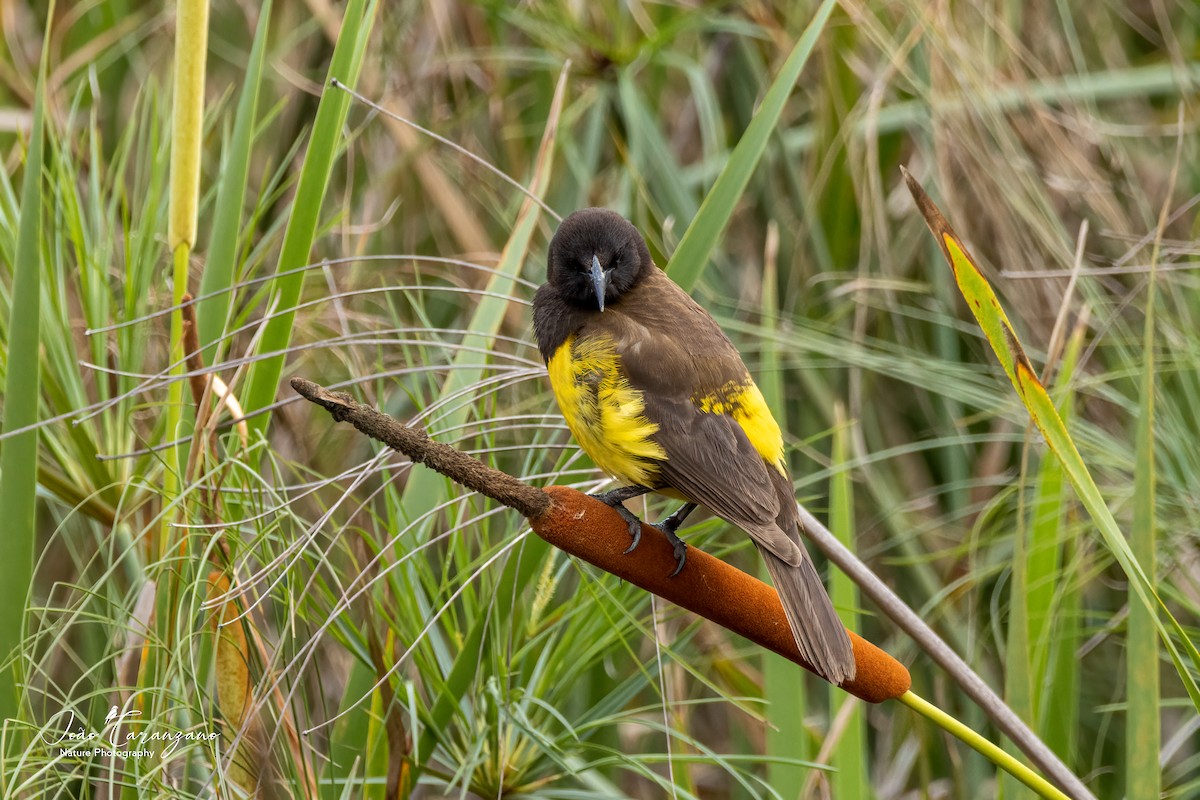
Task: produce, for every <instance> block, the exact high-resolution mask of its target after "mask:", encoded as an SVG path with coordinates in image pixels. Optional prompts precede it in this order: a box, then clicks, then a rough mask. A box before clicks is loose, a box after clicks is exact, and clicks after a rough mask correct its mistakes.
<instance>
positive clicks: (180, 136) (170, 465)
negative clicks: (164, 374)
mask: <svg viewBox="0 0 1200 800" xmlns="http://www.w3.org/2000/svg"><path fill="white" fill-rule="evenodd" d="M207 54H208V0H178V3H177V4H176V16H175V86H174V103H173V106H172V115H171V190H170V213H169V219H168V222H167V245H168V247H169V248H170V253H171V261H172V283H173V284H174V285H173V287H172V288H173V291H172V301H173V303H174V305H175V306H176V307H178V306H179V305H180V304H181V303H182V302H183V296H184V294H186V293H187V289H188V262H189V259H190V256H191V249H192V246H193V245H194V244H195V241H196V214H197V206H198V205H199V196H200V143H201V139H202V138H203V135H204V67H205V60H206V58H207ZM183 356H184V348H183V316H182V314H181V313H180V312H178V311H176V313H174V314H172V315H171V362H172V363H177V364H179V366H177V367H175V368H173V369H172V370H171V372H172V375H174V376H178V375H182V373H183V370H184V369H185V367H184V366H183V364H182V361H183ZM183 398H184V395H183V382H182V380H174V381H172V382H171V384H170V389H169V391H168V395H167V430H166V436H167V439H168V440H173V439H175V438H178V437H180V436H181V435H182V434H183V433H184V431H183V430H182V428H183V419H184V409H183V402H184V399H183ZM186 463H187V456H186V448H183V447H176V448H173V449H172V451H171V452H170V453H168V454H167V469H166V475H165V476H164V480H163V488H164V490H165V495H166V497H167V498H168V500H170V499H173V498H174V497H175V496H176V494H177V493H178V487H179V486H180V485H181V481H182V480H183V467H184V465H185V464H186ZM170 517H171V515H168V514H164V515H163V524H164V529H163V536H162V537H161V541H160V545H159V546H160V550H164V549H165V548H167V547H168V546H169V539H170V536H169V531H168V530H167V528H166V527H165V526H166V525H168V524H169V520H170ZM162 554H163V553H161V552H160V555H162Z"/></svg>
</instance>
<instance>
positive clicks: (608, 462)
mask: <svg viewBox="0 0 1200 800" xmlns="http://www.w3.org/2000/svg"><path fill="white" fill-rule="evenodd" d="M547 367H548V369H549V372H550V386H551V388H553V390H554V398H555V399H556V400H557V401H558V407H559V409H560V410H561V411H562V415H563V417H564V418H565V419H566V421H567V427H568V428H570V429H571V434H572V435H573V436H574V437H575V441H576V442H578V443H579V446H580V447H582V448H583V451H584V452H585V453H587V454H588V455H589V456H591V457H592V461H595V462H596V466H598V467H599V468H600V469H602V470H604V472H606V473H608V474H609V475H611V476H613V477H614V478H616V479H618V480H620V481H623V482H625V483H629V484H635V485H638V486H652V485H654V483H655V480H656V478H657V475H658V470H657V468H656V466H655V464H654V461H655V460H660V461H662V460H666V458H667V453H666V451H665V450H663V449H662V447H660V446H659V444H658V443H657V442H655V441H654V440H653V439H652V438H651V437H652V436H653V435H654V434H655V433H657V432H658V425H656V424H655V423H653V422H651V421H650V420H648V419H646V416H645V411H646V402H645V400H644V399H643V398H642V393H641V392H640V391H638V390H637V389H634V388H633V387H632V386H630V385H629V381H628V379H626V378H625V377H624V375H622V373H621V370H620V356H619V355H618V354H617V351H616V348H615V347H614V345H613V341H612V339H610V338H608V337H606V336H589V337H587V338H586V339H584V340H582V341H576V339H575V337H574V336H569V337H567V340H566V341H565V342H563V343H562V345H561V346H559V348H558V349H557V350H556V351H554V355H553V356H551V358H550V363H549V364H548V365H547Z"/></svg>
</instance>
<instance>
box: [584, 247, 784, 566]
mask: <svg viewBox="0 0 1200 800" xmlns="http://www.w3.org/2000/svg"><path fill="white" fill-rule="evenodd" d="M655 273H656V274H655V275H653V276H648V277H647V278H646V279H645V280H644V281H643V282H642V285H639V286H638V287H637V289H635V290H634V291H635V292H639V293H640V292H642V291H645V292H646V293H647V294H646V295H644V296H643V298H642V299H639V300H638V302H637V305H636V306H635V307H636V308H637V309H638V311H637V315H636V316H634V315H631V314H626V313H625V312H624V311H623V307H625V306H628V305H632V304H630V303H627V302H624V301H623V302H622V303H621V304H620V305H619V306H617V307H615V308H613V309H611V311H609V310H606V311H605V312H604V317H605V319H604V320H603V322H604V329H605V331H606V332H607V333H608V335H610V336H613V338H614V341H615V345H616V349H617V351H618V353H620V355H621V367H622V369H623V370H624V372H625V373H626V376H627V377H628V379H629V382H630V385H631V386H632V387H633V388H635V389H638V390H640V391H641V392H643V400H644V401H645V404H646V407H645V412H644V413H645V415H646V417H647V418H648V419H649V420H650V421H651V422H653V423H655V424H656V425H658V428H659V429H658V431H657V433H655V434H654V439H655V441H657V442H658V444H659V445H660V446H662V448H663V449H664V450H665V451H666V453H667V460H666V461H665V462H663V463H662V464H661V465H660V468H659V469H660V477H661V479H662V481H663V482H664V483H665V484H666V485H667V486H669V487H670V488H672V489H675V490H676V491H678V492H679V493H681V494H682V495H684V496H685V497H687V498H688V499H689V500H691V501H693V502H696V503H699V504H700V505H702V506H704V507H705V508H707V509H709V510H710V511H712V512H713V513H714V514H716V515H717V516H719V517H721V518H722V519H725V520H727V521H728V522H730V523H732V524H733V525H736V526H737V527H739V528H741V529H742V530H744V531H746V532H747V533H749V534H750V535H751V536H752V537H753V538H754V540H755V542H757V543H758V544H759V545H760V546H762V547H765V548H766V549H767V550H769V551H770V552H772V553H774V554H775V555H776V557H778V558H779V559H780V560H782V561H784V562H785V563H788V564H791V565H793V566H795V565H798V564H800V563H801V562H802V561H803V560H804V559H805V557H806V554H805V553H804V550H803V548H802V547H801V545H800V543H799V536H798V534H797V532H796V525H795V519H796V515H795V506H794V503H795V499H794V498H793V497H792V496H791V482H790V479H787V478H786V477H784V476H782V475H780V474H779V472H778V471H777V470H775V469H774V468H773V467H771V466H769V465H768V464H767V463H766V462H765V461H764V460H763V458H762V456H761V455H760V454H759V452H758V451H757V450H755V448H754V446H753V445H752V444H751V443H750V440H749V439H748V438H747V436H746V434H745V432H744V431H743V430H742V428H741V426H740V425H739V424H738V423H737V421H736V420H735V419H734V418H733V417H732V416H730V415H729V414H725V413H709V412H705V411H703V410H702V409H701V408H700V406H699V405H697V403H696V402H694V400H693V398H694V397H697V396H703V395H706V394H710V393H713V392H716V391H717V390H719V389H720V388H721V387H722V386H725V385H727V384H730V383H738V384H740V383H744V382H746V381H747V380H749V378H750V375H749V371H748V370H747V369H746V365H745V364H744V363H743V362H742V359H741V356H740V355H738V352H737V349H736V348H735V347H734V346H733V343H732V342H730V341H729V338H728V337H727V336H725V334H724V332H723V331H722V330H721V328H720V327H719V326H718V325H717V323H716V322H715V321H714V320H713V319H712V317H710V316H709V314H708V312H707V311H705V310H704V309H702V308H701V307H700V306H699V305H697V304H696V303H695V302H694V301H693V300H692V299H691V298H690V297H688V296H687V295H686V294H685V293H684V292H683V291H682V290H680V289H679V288H678V287H677V286H676V285H675V284H674V283H673V282H672V281H671V280H670V279H668V278H667V277H666V276H665V275H664V274H663V273H662V272H661V271H659V270H655ZM631 294H632V293H631ZM628 299H632V298H628ZM610 315H611V316H610ZM781 479H782V483H784V484H786V492H785V491H782V487H781V486H780V482H781ZM784 495H786V502H783V496H784Z"/></svg>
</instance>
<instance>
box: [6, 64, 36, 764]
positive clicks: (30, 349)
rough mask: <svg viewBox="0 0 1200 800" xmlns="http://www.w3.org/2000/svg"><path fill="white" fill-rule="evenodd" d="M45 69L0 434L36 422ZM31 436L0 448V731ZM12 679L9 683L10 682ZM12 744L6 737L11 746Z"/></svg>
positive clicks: (30, 510) (17, 608)
mask: <svg viewBox="0 0 1200 800" xmlns="http://www.w3.org/2000/svg"><path fill="white" fill-rule="evenodd" d="M44 87H45V64H44V63H43V65H42V74H41V75H40V76H39V79H38V87H37V95H36V97H35V98H34V103H33V128H32V131H31V132H30V135H29V150H28V152H27V153H26V155H25V175H24V177H23V179H22V181H21V210H20V215H21V216H20V219H19V221H18V223H17V225H18V228H17V251H16V258H15V261H14V264H13V289H12V307H11V308H10V309H9V315H8V318H9V326H8V343H7V344H8V353H7V364H6V375H5V380H4V430H6V431H7V430H13V429H14V428H21V427H24V426H26V425H32V424H33V423H35V422H37V415H38V396H39V395H40V388H39V384H40V381H39V349H40V343H39V342H40V338H41V336H40V331H41V317H40V314H41V300H40V293H41V273H42V250H41V247H42V147H43V142H42V137H43V131H44V127H45V120H44V113H45V112H44V103H45V98H44V97H43V94H44ZM37 467H38V432H37V430H36V429H35V430H29V431H26V432H25V433H21V434H18V435H16V436H14V437H12V438H11V439H8V440H6V441H5V442H4V444H3V446H2V447H0V508H2V509H4V534H3V535H0V563H2V564H4V580H3V581H0V676H3V679H0V686H3V687H4V688H3V689H0V724H2V721H3V720H6V719H10V718H13V717H16V716H17V707H18V700H19V696H20V695H19V693H18V688H17V687H19V686H20V685H21V684H22V683H24V674H25V673H24V669H23V665H24V662H23V660H22V659H19V658H18V659H16V660H15V661H13V662H12V664H11V669H2V667H3V665H4V663H5V662H6V661H7V660H8V659H9V657H10V656H11V655H12V654H13V652H14V651H15V650H16V649H17V647H18V646H19V645H20V643H21V630H22V622H23V620H24V618H25V600H26V595H27V594H28V593H29V584H30V581H31V580H32V576H33V548H34V542H35V541H36V538H37V526H36V514H35V512H36V509H37ZM10 679H11V680H10ZM16 740H17V737H16V736H15V735H13V736H12V740H11V741H12V742H13V743H14V744H15V743H16Z"/></svg>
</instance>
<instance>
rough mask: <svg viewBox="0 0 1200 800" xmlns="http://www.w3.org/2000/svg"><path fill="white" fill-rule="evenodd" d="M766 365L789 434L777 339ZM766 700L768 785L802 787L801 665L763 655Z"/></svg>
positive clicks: (765, 380) (765, 384)
mask: <svg viewBox="0 0 1200 800" xmlns="http://www.w3.org/2000/svg"><path fill="white" fill-rule="evenodd" d="M778 239H779V237H778V235H777V234H776V233H770V234H768V242H769V244H768V247H767V250H768V257H767V258H766V259H765V264H764V269H763V284H762V285H763V289H762V324H763V328H765V329H766V330H768V331H774V330H776V329H777V326H778V324H779V322H778V316H779V311H778V309H779V300H778V290H777V287H778V276H777V273H776V260H775V257H774V253H773V251H774V249H775V245H776V244H777V243H778ZM763 345H764V347H763V355H762V364H761V366H760V369H759V379H758V384H759V387H760V388H761V389H762V393H763V397H764V398H765V399H766V401H767V406H768V407H769V408H770V409H771V414H772V415H774V417H775V420H776V421H777V422H778V423H779V427H780V428H782V429H783V430H785V431H787V430H790V428H789V426H788V416H787V405H786V403H785V398H786V393H785V392H784V386H783V372H782V370H783V365H782V363H781V358H780V352H779V347H778V346H777V345H776V344H775V342H774V339H772V338H766V337H764V339H763ZM759 574H760V576H761V577H762V579H763V580H764V581H770V577H769V576H768V575H767V568H766V565H765V564H761V563H760V564H759ZM763 697H764V698H765V699H766V700H767V702H768V703H770V705H769V706H768V710H767V712H766V713H767V715H768V720H769V721H770V725H769V726H768V727H767V741H766V750H767V757H768V759H769V760H768V761H767V782H768V783H769V784H770V785H771V786H801V785H803V783H804V778H805V776H806V775H807V774H808V772H809V769H808V767H805V766H802V765H801V764H799V763H795V762H804V761H809V760H810V759H811V758H812V756H813V752H812V747H811V737H810V736H809V735H808V731H806V730H805V728H804V717H805V709H806V708H807V707H808V704H807V698H806V697H805V677H804V673H803V672H801V671H798V670H797V669H796V665H795V664H794V663H792V662H791V661H788V660H787V659H786V658H784V657H783V656H780V655H776V654H775V653H765V654H764V655H763Z"/></svg>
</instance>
